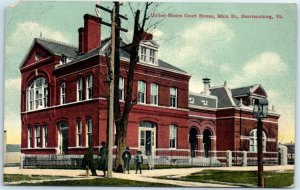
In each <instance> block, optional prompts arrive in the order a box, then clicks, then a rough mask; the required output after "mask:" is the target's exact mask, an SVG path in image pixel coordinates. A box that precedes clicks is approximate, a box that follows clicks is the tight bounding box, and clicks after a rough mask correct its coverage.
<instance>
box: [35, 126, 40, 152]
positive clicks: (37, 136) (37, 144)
mask: <svg viewBox="0 0 300 190" xmlns="http://www.w3.org/2000/svg"><path fill="white" fill-rule="evenodd" d="M40 146H41V130H40V126H36V127H35V147H40Z"/></svg>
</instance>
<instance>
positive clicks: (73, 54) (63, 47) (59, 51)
mask: <svg viewBox="0 0 300 190" xmlns="http://www.w3.org/2000/svg"><path fill="white" fill-rule="evenodd" d="M34 43H38V44H40V45H41V46H42V47H44V48H45V49H47V50H48V51H49V52H51V53H52V54H54V55H59V56H61V55H65V56H67V57H69V58H71V60H72V61H71V62H69V63H67V64H64V65H59V66H57V68H61V67H65V66H68V65H71V64H73V63H76V62H78V61H81V60H84V59H87V58H90V57H93V56H96V55H98V54H99V51H100V50H101V53H103V54H106V53H107V52H108V51H109V47H110V38H106V39H104V40H102V41H101V47H98V48H95V49H94V50H92V51H90V52H87V53H84V54H78V49H77V48H75V47H72V46H69V45H67V44H62V43H59V42H55V41H50V40H46V39H39V38H36V39H35V40H34ZM126 45H127V44H126V43H125V42H123V41H121V43H120V46H121V47H123V46H126ZM120 56H121V58H126V59H130V55H129V54H128V53H127V52H126V51H125V50H123V49H122V48H121V50H120ZM158 68H161V69H169V70H174V71H179V72H181V73H185V74H187V72H185V71H183V70H181V69H179V68H177V67H175V66H173V65H170V64H168V63H166V62H164V61H162V60H160V59H159V60H158Z"/></svg>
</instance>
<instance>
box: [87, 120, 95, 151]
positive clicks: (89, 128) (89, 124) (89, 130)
mask: <svg viewBox="0 0 300 190" xmlns="http://www.w3.org/2000/svg"><path fill="white" fill-rule="evenodd" d="M86 128H87V130H86V145H87V146H92V131H93V129H92V128H93V123H92V119H88V120H87V121H86Z"/></svg>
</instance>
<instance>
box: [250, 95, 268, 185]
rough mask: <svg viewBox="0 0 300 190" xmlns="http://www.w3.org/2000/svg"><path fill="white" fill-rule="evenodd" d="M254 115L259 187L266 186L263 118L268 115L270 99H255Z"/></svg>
mask: <svg viewBox="0 0 300 190" xmlns="http://www.w3.org/2000/svg"><path fill="white" fill-rule="evenodd" d="M253 115H254V117H256V119H257V166H258V168H257V169H258V187H264V186H265V184H264V176H263V173H264V169H263V145H262V144H263V143H262V131H263V123H262V120H263V119H264V118H266V117H267V116H268V100H267V99H255V100H254V104H253Z"/></svg>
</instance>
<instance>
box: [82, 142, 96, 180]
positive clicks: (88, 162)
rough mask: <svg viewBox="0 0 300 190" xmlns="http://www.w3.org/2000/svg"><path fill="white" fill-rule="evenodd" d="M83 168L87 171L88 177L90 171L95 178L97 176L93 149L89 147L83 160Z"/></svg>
mask: <svg viewBox="0 0 300 190" xmlns="http://www.w3.org/2000/svg"><path fill="white" fill-rule="evenodd" d="M82 167H83V168H85V169H86V170H87V176H89V173H88V169H90V170H91V172H92V175H93V176H97V173H96V169H95V167H94V154H93V147H89V148H88V150H87V151H86V153H85V154H84V157H83V160H82Z"/></svg>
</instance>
